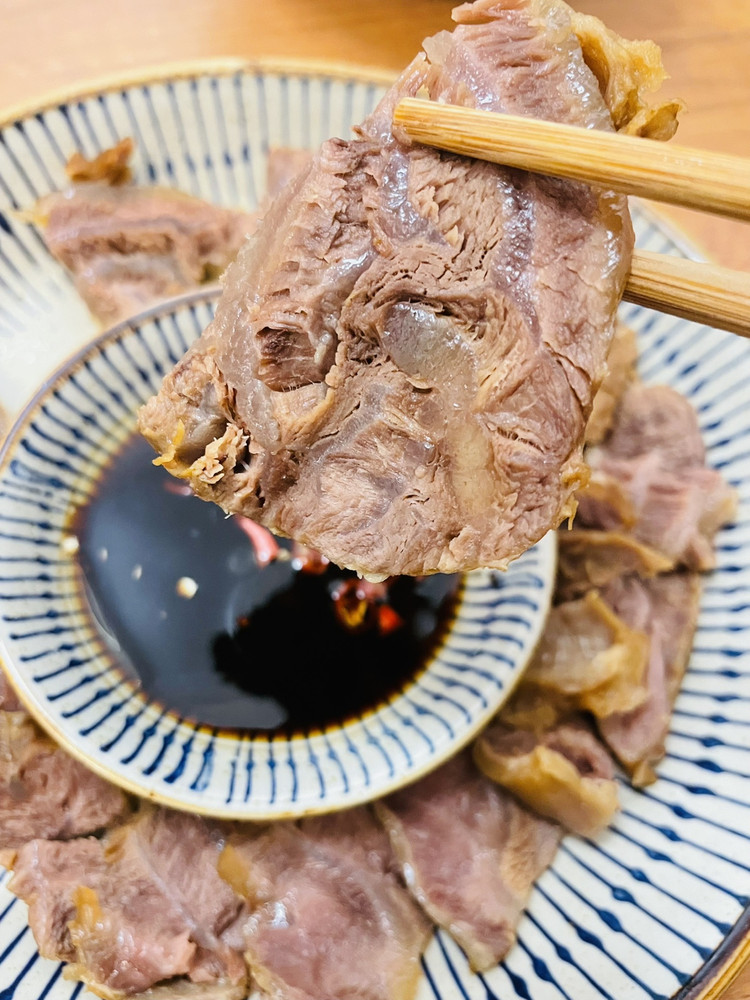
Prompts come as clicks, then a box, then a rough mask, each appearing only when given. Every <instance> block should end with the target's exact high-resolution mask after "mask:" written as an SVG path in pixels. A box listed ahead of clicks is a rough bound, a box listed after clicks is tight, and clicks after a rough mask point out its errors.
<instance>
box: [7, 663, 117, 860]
mask: <svg viewBox="0 0 750 1000" xmlns="http://www.w3.org/2000/svg"><path fill="white" fill-rule="evenodd" d="M127 811H128V804H127V800H126V798H125V796H124V795H123V793H122V792H121V791H120V790H119V788H116V787H115V786H114V785H110V784H109V783H108V782H106V781H104V780H103V779H102V778H99V777H98V776H97V775H95V774H93V773H92V772H91V771H89V770H88V769H87V768H85V767H84V766H83V764H79V763H78V761H76V760H73V758H72V757H69V756H68V754H66V753H65V752H64V751H63V750H61V749H59V748H58V747H56V746H55V744H54V743H52V742H51V741H50V740H48V739H47V738H46V737H45V736H43V735H42V733H41V732H40V730H39V729H38V728H37V726H36V725H35V724H34V722H33V721H32V719H31V717H30V716H29V715H28V714H27V713H26V712H25V711H24V710H23V709H22V708H21V706H20V705H19V703H18V701H17V699H16V697H15V695H14V694H13V693H12V691H10V689H9V687H8V686H7V681H6V680H5V679H4V677H3V675H2V670H1V669H0V864H9V863H10V862H11V861H12V859H13V854H14V852H15V851H16V850H17V849H18V848H19V847H20V846H21V845H22V844H24V843H25V842H26V841H27V840H31V839H33V838H35V837H44V838H60V839H67V838H69V837H77V836H80V835H82V834H86V833H93V832H95V831H96V830H100V829H102V828H104V827H105V826H108V825H109V824H110V823H113V822H115V821H116V820H118V819H120V818H122V817H123V815H124V814H125V813H126V812H127Z"/></svg>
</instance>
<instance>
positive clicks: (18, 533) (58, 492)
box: [0, 69, 750, 1000]
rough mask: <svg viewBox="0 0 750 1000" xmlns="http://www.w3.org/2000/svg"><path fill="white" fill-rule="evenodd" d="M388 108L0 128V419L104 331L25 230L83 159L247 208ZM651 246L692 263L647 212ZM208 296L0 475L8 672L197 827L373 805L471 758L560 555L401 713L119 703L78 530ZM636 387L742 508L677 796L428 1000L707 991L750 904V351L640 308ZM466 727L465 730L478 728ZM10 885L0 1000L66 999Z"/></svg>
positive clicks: (720, 572) (132, 94)
mask: <svg viewBox="0 0 750 1000" xmlns="http://www.w3.org/2000/svg"><path fill="white" fill-rule="evenodd" d="M381 92H382V91H381V89H380V88H379V87H377V86H375V85H373V84H368V83H363V82H360V81H359V80H357V79H349V80H347V79H343V78H338V77H337V78H328V77H325V76H322V75H321V76H313V77H306V76H302V75H299V74H298V73H294V72H288V73H285V74H278V73H274V72H268V73H263V72H260V71H256V70H254V69H253V70H251V71H244V72H243V71H235V70H233V71H232V72H228V73H227V74H224V75H222V74H216V75H210V74H209V75H205V76H201V77H199V78H197V79H195V80H192V79H188V80H174V81H167V82H157V83H153V84H141V85H138V86H133V87H130V88H127V89H126V90H113V91H110V92H106V93H103V94H100V95H95V96H93V97H87V98H83V99H81V100H77V101H74V102H71V103H70V104H67V105H66V104H63V105H56V106H54V107H50V108H48V109H45V110H42V111H40V112H39V113H38V114H35V115H32V116H30V117H29V118H27V119H24V120H23V121H21V122H17V123H14V124H11V125H9V126H7V127H6V128H4V129H2V130H0V356H2V358H3V364H2V367H0V402H2V404H3V405H4V406H5V407H6V408H7V409H8V410H9V411H11V412H12V411H15V410H18V409H20V407H21V406H22V404H24V403H25V401H26V399H27V398H28V396H29V395H30V394H31V393H32V392H33V391H35V390H36V388H37V386H38V385H39V383H40V381H41V380H42V379H44V378H46V377H49V376H50V375H51V373H52V372H53V370H54V369H55V368H56V367H57V366H58V365H59V364H61V363H62V362H63V360H64V359H65V358H66V357H68V356H70V355H71V354H73V352H75V351H76V350H80V349H82V348H85V345H86V344H88V343H89V342H90V341H91V339H92V338H93V337H94V335H95V333H96V330H95V327H94V324H93V322H92V320H91V318H90V316H89V315H88V312H87V311H86V309H85V307H84V306H83V304H82V303H81V301H80V299H79V297H78V296H77V294H76V292H75V289H74V287H73V285H72V283H71V281H70V279H69V278H68V276H67V275H66V274H65V273H64V271H63V270H62V269H61V268H60V267H58V265H56V264H55V263H54V261H52V260H51V259H50V257H49V256H48V254H47V253H46V250H45V248H44V244H43V241H42V239H41V235H40V233H39V231H38V230H37V228H36V227H35V226H34V225H33V224H31V223H29V222H27V221H25V220H24V217H23V216H22V215H21V214H20V213H21V212H22V211H23V210H28V209H31V208H33V206H34V203H35V202H36V200H37V199H38V198H39V197H43V196H44V195H45V194H47V193H49V192H50V191H52V190H54V189H56V188H58V187H60V186H62V185H63V183H64V163H65V160H66V159H67V157H68V156H69V155H70V154H71V153H72V152H73V151H74V150H75V149H77V148H80V149H82V150H83V152H84V153H85V154H86V155H88V156H91V155H94V154H95V153H97V152H99V151H100V150H102V149H103V148H105V147H107V146H110V145H111V144H112V143H113V142H114V141H116V140H117V139H119V138H122V137H124V136H128V135H132V136H133V137H134V138H136V140H137V151H136V158H135V173H136V178H137V180H139V181H140V182H143V183H157V184H164V185H167V186H176V187H180V188H182V189H183V190H186V191H188V192H190V193H192V194H195V195H198V196H200V197H203V198H207V199H211V200H213V201H216V202H219V203H221V204H226V205H237V206H239V207H244V208H247V209H253V208H254V207H256V206H257V204H258V202H259V200H260V198H261V196H262V192H263V187H264V182H265V181H264V177H265V161H266V156H267V153H268V150H269V148H271V147H273V146H274V145H278V144H281V143H290V144H292V145H298V146H302V147H307V148H314V147H315V146H317V145H318V144H319V143H320V142H321V141H322V140H323V139H324V138H326V137H328V136H329V135H341V136H346V135H347V134H348V133H349V129H350V127H351V125H352V124H353V123H355V122H356V121H358V120H360V119H361V118H362V117H363V116H364V115H365V114H366V113H367V112H368V111H369V110H371V109H372V107H373V106H374V104H375V103H376V101H377V100H378V98H379V96H380V94H381ZM634 221H635V224H636V230H637V237H638V245H639V246H640V247H642V248H643V249H649V250H655V251H657V252H668V253H677V254H680V253H682V252H683V251H682V250H681V248H680V247H679V246H678V245H677V244H676V243H674V242H673V241H672V240H671V238H670V237H669V236H668V235H665V234H664V233H663V232H662V231H661V229H660V228H659V227H658V226H657V225H656V224H655V223H653V222H651V221H650V220H649V218H648V217H647V216H646V215H645V214H644V213H643V212H642V211H641V210H638V209H636V210H635V212H634ZM212 304H213V300H212V298H211V296H209V295H200V294H199V295H197V296H195V297H193V298H192V299H189V300H187V301H183V302H182V304H180V305H178V306H175V307H172V308H165V309H163V310H157V311H156V312H155V313H154V314H153V315H151V316H150V317H148V316H147V317H145V318H142V319H140V320H137V321H133V323H132V324H125V325H124V326H123V327H121V328H120V329H118V330H117V331H115V332H113V333H111V334H109V335H106V336H105V337H104V338H103V339H102V340H101V341H99V342H98V343H97V344H96V345H95V346H94V347H92V348H90V349H84V350H83V352H82V353H81V354H80V356H78V357H77V358H75V359H74V360H73V362H72V363H71V364H70V365H69V366H68V367H67V369H66V370H65V372H64V373H63V374H62V375H59V376H56V377H54V378H53V379H52V380H51V381H50V383H49V384H48V385H47V386H46V388H45V389H44V390H43V391H42V393H41V395H40V396H38V397H37V399H36V400H35V402H34V403H33V404H32V405H31V406H30V407H29V408H28V409H27V411H26V412H25V413H24V414H23V415H22V417H21V418H20V421H19V424H18V428H17V430H16V432H15V433H14V434H13V435H12V436H11V438H10V439H9V442H8V443H7V445H6V447H5V449H4V451H3V452H2V454H0V656H3V657H4V659H5V660H7V661H8V662H12V663H13V664H15V665H16V669H17V671H18V673H19V675H20V677H21V683H22V685H23V687H24V690H25V693H26V696H27V698H28V699H29V700H30V702H31V703H33V704H35V705H36V706H37V707H38V709H39V710H40V711H44V712H52V713H54V716H55V720H56V723H55V724H56V725H58V726H59V727H60V729H61V731H64V732H65V734H67V737H68V738H70V739H75V740H76V741H77V742H79V743H80V742H81V741H85V743H86V745H87V747H88V749H89V752H90V753H91V754H92V756H93V757H95V758H96V760H97V762H98V763H99V764H100V765H102V766H105V767H106V766H111V767H115V768H117V769H118V770H120V771H123V772H127V773H128V774H129V775H130V776H131V777H133V778H134V780H136V779H137V780H144V781H145V780H148V782H149V783H150V784H151V786H152V787H155V788H159V787H163V788H164V789H166V790H167V792H168V794H169V795H170V796H175V795H179V796H181V797H182V800H183V801H184V802H185V803H186V804H188V805H189V804H190V803H197V802H200V803H201V805H204V806H205V804H206V802H207V801H208V800H210V801H212V802H214V803H215V804H216V811H217V812H222V811H223V812H224V813H225V814H230V813H232V812H233V811H235V812H236V813H242V812H247V811H248V810H250V809H252V808H254V807H255V806H256V805H257V804H258V803H260V804H262V805H264V807H265V809H266V811H267V813H268V812H273V809H277V810H278V813H277V814H278V815H283V813H284V810H285V809H287V808H289V807H293V808H299V809H302V808H305V809H313V810H314V809H315V808H319V807H320V805H321V803H324V802H326V801H330V800H335V801H337V802H338V803H340V804H342V805H346V804H350V803H353V802H356V801H358V800H359V798H361V797H362V796H368V795H372V794H374V792H373V789H377V788H378V786H379V784H380V783H381V782H382V781H383V780H388V779H389V777H390V776H391V775H395V774H402V773H404V772H405V771H407V772H408V771H410V770H411V771H413V772H414V773H415V774H416V773H418V772H419V770H420V769H421V768H422V767H423V766H426V764H427V762H429V761H430V760H434V759H436V758H437V757H439V756H440V755H441V753H442V752H443V751H444V749H445V748H446V747H450V746H451V745H452V744H453V742H454V741H455V740H457V739H460V738H461V734H462V733H465V732H466V727H467V725H468V721H470V720H472V719H474V718H476V717H477V714H481V713H482V712H483V711H486V710H487V706H488V705H489V706H491V705H492V704H493V702H496V701H497V699H498V697H500V696H502V693H503V692H504V691H506V690H507V689H508V688H509V686H510V685H511V684H512V683H513V681H514V679H515V676H516V673H517V670H518V664H519V663H522V662H523V660H524V658H525V657H526V655H527V654H528V652H529V650H530V649H531V648H532V647H533V645H534V643H535V641H536V638H537V636H538V628H539V623H540V621H541V618H542V617H543V614H544V610H545V607H546V602H547V600H548V598H549V578H550V575H551V569H550V566H551V559H552V549H551V546H550V544H549V543H548V544H547V546H546V547H545V546H541V547H537V548H536V549H534V550H532V551H531V552H529V553H527V554H526V556H524V558H523V559H522V560H519V561H518V563H516V564H515V565H514V566H513V569H512V571H510V572H509V573H507V574H504V575H503V574H496V573H484V574H482V573H480V574H474V575H472V576H471V577H469V578H468V579H467V581H466V584H465V590H464V594H463V599H462V602H461V606H460V610H459V613H458V616H457V618H456V621H455V622H454V624H453V627H452V629H451V630H450V633H449V635H448V637H447V639H446V641H445V644H444V645H443V647H442V648H441V649H440V650H439V651H438V653H437V655H436V658H435V661H434V663H433V664H432V666H431V670H430V671H429V673H428V675H426V676H425V677H424V679H423V680H422V682H421V683H419V684H417V685H415V686H414V687H412V688H410V689H408V690H406V691H405V692H403V694H402V695H400V696H399V697H396V698H394V699H393V701H392V702H391V704H390V705H388V706H387V707H386V708H385V709H384V710H383V712H382V713H380V714H379V715H377V716H368V717H365V718H362V719H360V720H357V721H356V722H355V723H354V724H352V725H351V726H349V727H347V728H345V729H340V730H337V729H335V728H334V729H331V730H328V731H326V732H324V733H310V734H309V735H308V736H307V737H304V738H299V739H295V740H293V741H274V740H256V741H253V740H250V739H249V738H248V737H247V736H243V737H240V738H239V739H238V738H235V737H231V738H230V737H228V736H226V735H224V734H222V733H220V732H217V731H215V730H208V729H205V728H202V727H196V726H193V725H188V724H186V723H184V722H182V721H181V720H180V719H178V718H175V717H173V716H171V715H170V714H169V713H166V712H165V711H164V710H163V709H162V708H161V707H160V706H157V705H154V704H151V703H149V701H148V700H147V699H146V698H145V697H144V696H143V695H142V694H141V693H140V692H139V691H137V690H134V689H133V688H132V687H130V686H129V684H128V682H127V681H125V680H124V678H123V676H122V673H121V671H120V670H119V668H118V666H117V662H116V656H115V654H114V652H113V650H112V648H111V646H110V645H109V644H108V642H107V641H106V637H104V636H102V635H101V634H100V632H99V631H98V629H97V628H96V627H95V625H94V624H93V623H92V619H91V616H90V615H89V614H88V610H87V605H86V602H85V598H84V596H83V595H82V593H81V592H80V585H79V583H78V581H77V576H76V574H75V572H74V569H75V557H74V554H73V553H70V552H69V551H67V550H66V549H65V546H64V545H63V544H61V543H62V540H63V538H64V537H65V535H66V532H67V526H68V525H69V523H70V518H71V514H72V511H73V509H74V508H75V506H76V505H78V504H80V503H81V502H84V501H85V499H86V498H87V496H88V495H89V494H90V492H91V490H92V488H93V486H94V485H95V483H96V481H97V477H98V475H99V474H100V472H101V469H102V466H103V465H104V463H106V461H107V460H108V458H109V457H110V456H111V455H112V454H113V453H115V452H116V451H117V450H118V449H119V448H120V447H121V446H122V444H123V442H125V441H126V440H127V438H128V436H129V435H130V434H131V433H132V430H133V427H134V414H135V411H136V409H137V407H138V406H139V405H140V403H141V402H142V401H143V400H144V399H145V398H147V397H148V396H149V395H150V394H151V393H152V392H153V391H155V390H156V389H157V387H158V384H159V382H160V380H161V377H162V376H163V374H164V373H165V372H166V371H168V370H169V369H170V368H171V367H172V366H173V365H174V364H175V363H176V361H177V360H178V359H179V357H180V356H181V355H182V353H183V352H184V350H185V349H186V347H187V346H188V345H189V343H190V342H191V341H192V340H193V339H194V338H195V336H196V335H197V334H198V333H199V332H200V331H201V330H202V329H203V328H204V327H205V325H206V324H207V323H208V322H209V321H210V318H211V314H212ZM622 318H623V319H624V320H625V321H626V322H628V323H629V324H630V325H632V326H633V327H634V328H635V329H636V330H637V332H638V335H639V344H640V359H639V363H640V372H641V376H642V377H643V379H644V380H646V381H648V382H668V383H670V384H671V385H673V386H674V387H675V388H677V389H678V390H680V391H681V392H683V393H684V394H685V395H686V396H688V397H689V398H690V399H691V401H692V402H693V404H694V406H695V407H696V409H697V411H698V413H699V417H700V421H701V427H702V430H703V434H704V437H705V440H706V444H707V447H708V454H709V461H710V463H711V465H713V466H714V467H716V468H718V469H720V470H721V471H722V472H723V474H724V475H725V476H726V477H727V479H728V480H729V481H730V482H731V483H733V484H734V485H735V486H736V489H737V491H738V497H739V509H738V516H737V520H736V523H735V524H734V525H733V526H732V527H731V528H730V529H727V530H725V531H724V532H723V533H722V534H721V535H720V537H719V538H718V540H717V557H718V566H717V569H716V570H715V571H714V572H713V573H712V574H711V575H710V576H709V577H707V579H706V581H705V590H704V599H703V604H702V609H701V615H700V620H699V624H698V633H697V636H696V642H695V648H694V651H693V655H692V659H691V663H690V668H689V671H688V675H687V677H686V681H685V684H684V688H683V690H682V692H681V693H680V696H679V698H678V701H677V705H676V709H675V715H674V720H673V727H672V732H671V734H670V737H669V740H668V743H667V756H666V758H665V760H664V761H663V763H662V764H661V766H660V768H659V781H658V782H657V783H656V784H655V785H654V786H652V787H651V788H649V789H647V790H646V791H644V792H636V791H634V790H632V789H630V788H629V787H627V786H626V785H623V787H622V790H621V799H622V806H623V808H622V811H621V813H620V814H619V815H618V817H617V818H616V820H615V821H614V823H613V824H612V826H611V827H610V829H609V830H607V831H606V832H605V833H604V834H603V835H601V836H600V837H598V838H597V839H596V840H583V839H578V838H573V837H568V838H566V839H565V840H564V842H563V846H562V848H561V850H560V852H559V854H558V856H557V859H556V860H555V862H554V864H553V866H552V867H551V868H550V870H549V871H547V872H546V873H545V874H544V875H543V876H542V877H541V878H540V879H539V881H538V883H537V885H536V886H535V888H534V891H533V893H532V897H531V900H530V904H529V906H528V909H527V912H526V914H525V915H524V917H523V918H522V920H521V923H520V926H519V939H518V945H517V946H516V947H515V948H514V949H513V950H512V951H511V952H510V954H509V956H508V958H507V959H506V961H505V962H504V963H503V964H502V965H500V966H499V967H498V968H497V969H494V970H492V971H491V972H490V973H489V974H487V975H484V976H475V975H473V974H472V973H471V972H470V970H469V968H468V965H467V962H466V959H465V957H464V955H463V954H462V952H461V950H460V949H459V948H458V947H457V946H456V944H455V943H454V942H453V941H452V939H451V938H450V937H448V936H447V935H445V934H443V933H439V934H437V935H436V936H435V938H434V940H433V942H432V943H431V945H430V947H429V949H428V951H427V953H426V955H425V956H424V959H423V970H424V977H423V983H422V986H421V992H420V998H421V1000H426V998H427V997H434V998H436V1000H462V998H463V1000H492V998H498V1000H500V998H502V1000H507V998H513V997H519V998H522V1000H532V998H533V1000H614V998H618V1000H619V998H624V997H627V998H628V1000H654V998H665V1000H666V998H670V997H676V996H678V995H679V994H681V992H682V991H684V990H685V989H687V988H688V986H689V983H690V982H691V981H692V980H693V977H695V976H696V974H698V973H699V970H700V968H701V966H702V965H703V963H704V962H705V961H706V960H707V959H708V958H709V957H710V956H711V955H712V954H713V953H714V951H715V950H716V949H717V948H719V947H720V946H721V943H722V941H723V940H724V938H725V937H726V935H727V934H728V932H729V931H730V929H731V928H732V927H733V925H735V924H736V922H737V921H738V920H740V919H742V915H743V911H744V910H745V908H746V907H747V906H748V901H750V764H749V763H748V761H749V760H750V757H749V755H748V750H749V749H750V645H749V644H748V634H749V633H750V472H749V471H748V469H750V466H749V465H748V456H749V455H750V447H749V445H748V442H750V407H748V406H747V402H746V388H745V386H746V382H747V375H746V372H747V371H748V370H750V344H749V343H746V342H743V341H742V340H740V338H736V337H732V336H731V335H724V334H721V333H716V332H715V331H709V330H707V329H706V328H704V327H699V326H696V325H693V324H689V323H686V322H684V321H682V320H677V319H673V318H670V317H667V316H663V315H658V314H656V313H650V312H648V311H646V310H644V309H641V308H638V307H635V306H630V305H625V306H623V309H622ZM467 720H468V721H467ZM7 881H8V876H7V874H0V1000H45V998H48V1000H72V998H75V997H77V996H78V995H79V994H80V992H81V987H80V985H77V984H73V983H70V982H68V981H66V980H65V979H63V978H62V975H61V967H60V966H59V965H57V964H55V963H52V962H48V961H46V960H43V959H41V958H39V957H38V955H37V952H36V948H35V945H34V941H33V938H32V936H31V934H30V933H29V932H28V930H27V927H26V917H25V911H24V907H23V904H21V903H20V902H18V901H16V900H14V898H13V897H12V896H11V895H10V893H9V892H8V890H7Z"/></svg>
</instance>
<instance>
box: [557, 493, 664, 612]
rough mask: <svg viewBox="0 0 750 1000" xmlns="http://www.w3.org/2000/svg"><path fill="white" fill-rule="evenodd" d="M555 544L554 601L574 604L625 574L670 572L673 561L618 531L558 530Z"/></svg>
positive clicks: (651, 574)
mask: <svg viewBox="0 0 750 1000" xmlns="http://www.w3.org/2000/svg"><path fill="white" fill-rule="evenodd" d="M601 502H602V501H601V500H600V501H599V503H601ZM557 543H558V552H559V559H558V572H557V580H556V582H555V600H556V601H572V600H575V599H576V598H579V597H582V596H583V595H585V594H586V593H587V592H588V591H589V590H591V589H593V588H597V587H606V585H607V584H608V583H610V582H611V581H612V580H616V579H618V578H619V577H621V576H623V575H626V574H628V573H637V574H638V576H642V577H652V576H655V575H656V574H657V573H666V572H667V571H668V570H671V569H674V560H672V559H670V558H669V557H668V556H666V555H664V554H663V553H662V552H657V550H656V549H652V548H651V547H650V546H649V545H644V544H643V543H642V542H639V541H638V540H637V539H635V538H633V537H632V535H630V534H627V533H624V532H622V531H595V530H589V529H577V528H573V529H572V530H567V529H565V528H561V529H560V531H558V533H557Z"/></svg>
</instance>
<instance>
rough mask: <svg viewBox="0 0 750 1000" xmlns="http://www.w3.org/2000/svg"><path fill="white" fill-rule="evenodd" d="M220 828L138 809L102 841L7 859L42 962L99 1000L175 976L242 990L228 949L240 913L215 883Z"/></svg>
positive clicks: (239, 970)
mask: <svg viewBox="0 0 750 1000" xmlns="http://www.w3.org/2000/svg"><path fill="white" fill-rule="evenodd" d="M220 834H221V830H220V829H219V828H218V827H215V826H214V825H212V824H210V823H208V822H206V821H203V820H201V819H199V818H197V817H192V816H187V815H183V814H179V813H172V812H170V811H168V810H164V809H151V808H148V807H143V809H142V811H141V812H140V813H139V814H138V816H136V817H135V819H133V820H131V821H130V822H128V823H126V824H125V825H123V826H121V827H118V828H115V829H113V830H111V831H110V832H109V833H108V834H107V836H106V837H105V838H104V839H103V840H101V841H100V840H95V839H93V838H88V839H85V840H74V841H71V842H69V843H63V842H57V841H45V840H34V841H31V842H29V843H27V844H26V845H24V847H22V848H21V849H20V850H19V852H18V855H17V857H16V861H15V864H14V874H13V878H12V880H11V882H10V889H11V890H12V891H13V892H15V893H16V894H17V895H18V896H20V897H21V898H22V899H24V900H25V901H26V902H28V903H29V906H30V911H29V920H30V923H31V927H32V930H33V932H34V935H35V938H36V940H37V943H38V945H39V949H40V951H41V953H42V954H43V955H45V956H46V957H50V958H58V959H62V960H64V961H68V962H70V963H71V967H70V969H69V970H68V971H69V974H70V975H71V976H72V977H74V978H78V979H81V980H82V981H83V982H85V983H86V984H87V985H88V986H89V987H90V988H91V989H93V990H94V992H96V993H98V994H99V995H100V996H105V997H119V996H123V995H131V994H137V993H141V992H143V991H144V990H146V989H148V988H149V987H151V986H153V985H155V984H156V983H159V982H161V981H162V980H165V979H170V978H172V977H175V976H187V977H189V978H190V979H191V980H193V981H195V982H208V983H210V982H217V981H228V982H230V983H234V984H244V982H245V979H246V969H245V964H244V960H243V958H242V954H241V952H240V951H239V950H238V949H237V948H236V947H235V942H236V941H237V934H238V928H237V924H238V922H241V921H242V919H243V915H244V913H243V905H242V902H241V900H240V899H239V897H237V896H236V895H235V894H234V893H233V892H232V891H231V889H230V888H229V886H228V885H227V884H226V883H225V882H224V881H223V880H222V879H220V878H219V876H218V873H217V869H216V865H217V861H218V858H219V852H220V849H221V845H222V842H221V839H220Z"/></svg>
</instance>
